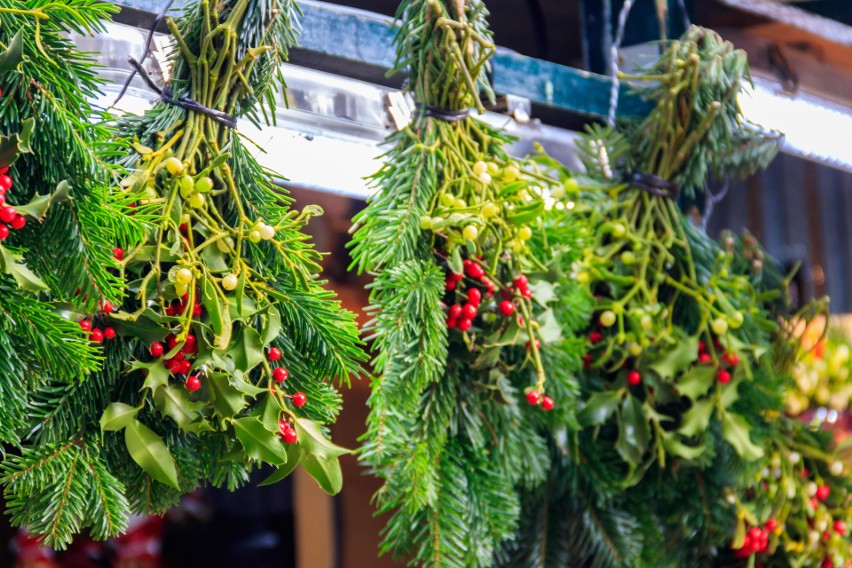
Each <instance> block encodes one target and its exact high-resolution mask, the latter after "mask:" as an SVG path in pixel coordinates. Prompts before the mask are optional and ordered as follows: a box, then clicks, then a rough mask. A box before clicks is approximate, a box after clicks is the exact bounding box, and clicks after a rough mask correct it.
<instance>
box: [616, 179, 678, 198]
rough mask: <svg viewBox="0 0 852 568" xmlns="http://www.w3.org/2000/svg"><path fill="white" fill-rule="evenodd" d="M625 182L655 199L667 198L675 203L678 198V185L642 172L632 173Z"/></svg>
mask: <svg viewBox="0 0 852 568" xmlns="http://www.w3.org/2000/svg"><path fill="white" fill-rule="evenodd" d="M626 181H627V183H628V184H630V186H631V187H635V188H636V189H641V190H642V191H644V192H646V193H650V194H651V195H656V196H657V197H667V198H669V199H671V200H674V201H677V200H678V199H679V198H680V190H681V185H680V184H679V183H674V182H671V181H668V180H665V179H663V178H661V177H660V176H655V175H653V174H646V173H644V172H633V173H632V174H630V175H629V176H627V180H626Z"/></svg>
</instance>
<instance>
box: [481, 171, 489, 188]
mask: <svg viewBox="0 0 852 568" xmlns="http://www.w3.org/2000/svg"><path fill="white" fill-rule="evenodd" d="M478 177H479V181H481V182H482V183H483V185H490V184H491V174H489V173H488V172H482V173H481V174H479V176H478Z"/></svg>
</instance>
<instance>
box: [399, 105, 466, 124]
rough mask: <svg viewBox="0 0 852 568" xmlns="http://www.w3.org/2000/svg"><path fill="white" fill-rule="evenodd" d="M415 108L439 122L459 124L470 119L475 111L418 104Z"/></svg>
mask: <svg viewBox="0 0 852 568" xmlns="http://www.w3.org/2000/svg"><path fill="white" fill-rule="evenodd" d="M414 106H415V108H416V109H417V110H419V111H421V112H422V113H423V114H424V115H426V116H431V117H433V118H437V119H438V120H443V121H444V122H459V121H460V120H464V119H466V118H467V117H469V116H470V115H471V114H473V111H474V109H472V108H465V109H461V110H451V109H448V108H440V107H436V106H434V105H425V104H422V103H417V104H416V105H414Z"/></svg>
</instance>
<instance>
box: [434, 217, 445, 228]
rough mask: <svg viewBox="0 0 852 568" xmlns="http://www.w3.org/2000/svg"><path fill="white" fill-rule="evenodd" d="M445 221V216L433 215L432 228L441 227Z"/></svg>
mask: <svg viewBox="0 0 852 568" xmlns="http://www.w3.org/2000/svg"><path fill="white" fill-rule="evenodd" d="M443 223H444V218H443V217H441V216H437V217H432V229H439V228H440V226H441V225H443Z"/></svg>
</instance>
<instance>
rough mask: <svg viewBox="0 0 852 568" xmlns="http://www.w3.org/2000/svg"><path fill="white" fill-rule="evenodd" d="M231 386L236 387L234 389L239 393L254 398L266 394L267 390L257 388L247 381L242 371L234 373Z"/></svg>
mask: <svg viewBox="0 0 852 568" xmlns="http://www.w3.org/2000/svg"><path fill="white" fill-rule="evenodd" d="M231 384H232V385H234V387H235V388H236V389H237V390H238V391H240V392H242V393H245V394H247V395H248V396H250V397H252V398H254V397H256V396H257V395H259V394H261V393H264V392H266V389H262V388H260V387H256V386H254V385H253V384H251V383H250V382H248V381H247V380H245V377H244V376H243V374H242V372H240V371H234V374H233V375H232V376H231Z"/></svg>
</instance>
